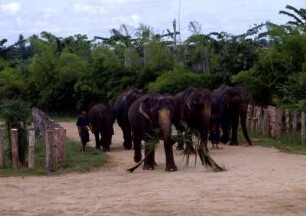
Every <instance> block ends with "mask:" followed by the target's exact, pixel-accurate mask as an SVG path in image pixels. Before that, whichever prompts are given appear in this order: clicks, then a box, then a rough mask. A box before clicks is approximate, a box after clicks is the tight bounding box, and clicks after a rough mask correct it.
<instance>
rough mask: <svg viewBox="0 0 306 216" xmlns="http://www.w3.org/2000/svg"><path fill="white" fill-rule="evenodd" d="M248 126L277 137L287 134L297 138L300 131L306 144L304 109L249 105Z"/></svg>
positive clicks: (255, 130)
mask: <svg viewBox="0 0 306 216" xmlns="http://www.w3.org/2000/svg"><path fill="white" fill-rule="evenodd" d="M247 126H248V129H249V130H253V131H254V132H255V133H256V134H261V135H265V136H269V137H273V138H276V139H280V138H281V137H282V136H283V135H285V136H286V137H289V138H290V137H292V138H293V139H294V140H296V139H297V137H299V136H298V133H300V134H301V142H302V143H303V144H306V137H305V112H304V111H298V110H289V109H281V108H277V107H274V106H268V107H267V108H263V107H258V106H251V105H249V106H248V118H247ZM298 126H299V127H298ZM298 128H299V129H300V130H299V131H298Z"/></svg>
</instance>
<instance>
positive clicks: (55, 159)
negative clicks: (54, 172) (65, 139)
mask: <svg viewBox="0 0 306 216" xmlns="http://www.w3.org/2000/svg"><path fill="white" fill-rule="evenodd" d="M60 136H61V130H60V128H54V142H53V143H54V145H53V147H54V148H53V149H54V151H53V153H54V154H53V162H55V165H56V166H57V167H58V166H60V165H61V143H60V142H61V140H60Z"/></svg>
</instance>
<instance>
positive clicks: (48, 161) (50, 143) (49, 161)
mask: <svg viewBox="0 0 306 216" xmlns="http://www.w3.org/2000/svg"><path fill="white" fill-rule="evenodd" d="M45 134H46V144H45V145H46V169H47V170H48V171H51V170H52V169H53V165H52V146H53V130H47V132H46V133H45Z"/></svg>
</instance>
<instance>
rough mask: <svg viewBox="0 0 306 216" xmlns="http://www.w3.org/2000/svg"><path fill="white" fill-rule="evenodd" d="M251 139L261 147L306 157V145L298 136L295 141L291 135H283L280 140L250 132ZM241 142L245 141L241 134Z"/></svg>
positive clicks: (240, 133)
mask: <svg viewBox="0 0 306 216" xmlns="http://www.w3.org/2000/svg"><path fill="white" fill-rule="evenodd" d="M249 135H250V138H251V140H252V142H253V144H255V145H261V146H265V147H271V148H276V149H279V150H280V151H282V152H286V153H290V154H301V155H306V145H305V144H302V142H301V138H300V136H299V135H298V136H296V137H295V139H293V137H292V136H291V135H289V136H288V137H287V136H286V135H285V134H283V135H282V137H281V138H280V139H274V138H271V137H266V136H263V135H258V134H255V133H254V132H252V131H250V132H249ZM238 136H239V138H238V139H239V140H241V141H242V140H244V137H243V134H242V132H241V131H240V132H239V135H238Z"/></svg>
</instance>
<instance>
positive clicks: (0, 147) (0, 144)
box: [0, 128, 4, 167]
mask: <svg viewBox="0 0 306 216" xmlns="http://www.w3.org/2000/svg"><path fill="white" fill-rule="evenodd" d="M3 166H4V141H3V131H2V129H1V128H0V167H3Z"/></svg>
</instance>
